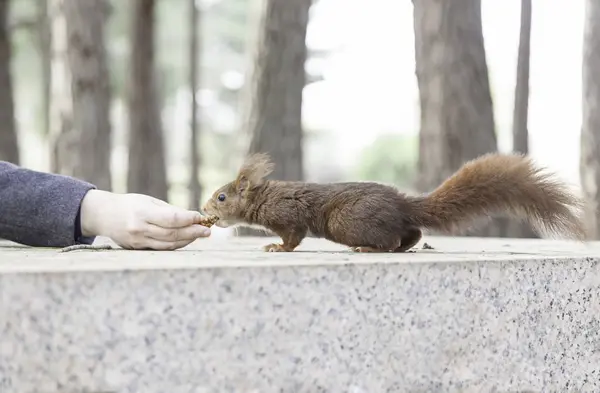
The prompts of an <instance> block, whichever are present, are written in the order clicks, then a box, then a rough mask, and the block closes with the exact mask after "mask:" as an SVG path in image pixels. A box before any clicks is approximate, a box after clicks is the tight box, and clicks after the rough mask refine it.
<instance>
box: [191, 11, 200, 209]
mask: <svg viewBox="0 0 600 393" xmlns="http://www.w3.org/2000/svg"><path fill="white" fill-rule="evenodd" d="M189 3H190V26H189V28H190V92H191V94H192V104H191V105H192V106H191V108H190V109H191V119H190V133H191V138H190V139H191V143H190V184H189V192H190V194H189V195H190V196H189V208H190V209H192V210H200V198H201V197H202V189H201V186H200V179H199V174H198V170H199V169H200V153H199V151H198V149H199V148H200V146H199V145H198V140H199V133H200V130H199V126H198V118H197V117H198V101H197V99H196V91H197V90H198V87H199V86H198V56H199V55H200V53H199V52H200V51H199V48H198V46H199V39H198V34H199V33H198V28H199V25H200V11H199V10H198V7H196V0H189Z"/></svg>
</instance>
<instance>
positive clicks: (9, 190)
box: [0, 161, 96, 247]
mask: <svg viewBox="0 0 600 393" xmlns="http://www.w3.org/2000/svg"><path fill="white" fill-rule="evenodd" d="M95 188H96V187H95V186H94V185H92V184H89V183H86V182H83V181H80V180H77V179H75V178H72V177H68V176H61V175H55V174H50V173H44V172H37V171H33V170H29V169H25V168H21V167H18V166H16V165H13V164H10V163H8V162H4V161H0V238H2V239H6V240H11V241H14V242H16V243H20V244H24V245H28V246H34V247H65V246H69V245H73V244H77V243H83V244H91V243H92V242H93V241H94V238H83V237H81V233H80V230H79V210H80V206H81V200H82V199H83V197H84V196H85V194H86V193H87V192H88V191H89V190H91V189H95Z"/></svg>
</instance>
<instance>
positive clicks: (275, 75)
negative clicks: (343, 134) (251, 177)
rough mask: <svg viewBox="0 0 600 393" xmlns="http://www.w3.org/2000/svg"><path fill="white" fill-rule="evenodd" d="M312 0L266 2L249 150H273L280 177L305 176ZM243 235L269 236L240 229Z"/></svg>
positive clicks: (251, 108) (249, 124)
mask: <svg viewBox="0 0 600 393" xmlns="http://www.w3.org/2000/svg"><path fill="white" fill-rule="evenodd" d="M311 4H312V0H266V1H265V6H264V9H263V14H262V18H261V28H260V31H259V35H258V37H257V42H256V44H257V48H256V49H255V54H254V72H253V76H252V80H251V86H250V91H249V94H248V95H247V97H248V98H249V99H250V103H249V104H248V105H249V106H248V115H247V127H248V130H249V131H250V134H251V141H250V147H249V153H256V152H264V153H269V154H270V156H271V159H272V160H273V162H274V164H275V170H274V171H273V173H272V174H271V175H270V176H269V177H270V178H272V179H278V180H302V179H303V178H304V170H303V157H302V141H303V135H302V134H303V128H302V91H303V89H304V86H305V84H306V72H305V62H306V56H307V48H306V29H307V26H308V12H309V9H310V6H311ZM237 234H238V235H240V236H244V235H255V236H260V235H265V234H266V233H265V232H261V231H256V230H253V229H251V228H240V229H239V230H238V232H237Z"/></svg>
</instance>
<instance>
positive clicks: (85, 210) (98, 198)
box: [79, 190, 112, 237]
mask: <svg viewBox="0 0 600 393" xmlns="http://www.w3.org/2000/svg"><path fill="white" fill-rule="evenodd" d="M111 196H112V193H110V192H107V191H101V190H90V191H88V192H87V193H86V194H85V196H84V197H83V200H82V201H81V213H80V221H79V222H80V225H81V235H82V236H83V237H93V236H108V234H107V233H106V228H105V225H104V218H105V217H106V206H108V205H109V204H110V198H111Z"/></svg>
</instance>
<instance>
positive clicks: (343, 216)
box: [202, 153, 586, 252]
mask: <svg viewBox="0 0 600 393" xmlns="http://www.w3.org/2000/svg"><path fill="white" fill-rule="evenodd" d="M273 168H274V166H273V164H272V162H271V161H270V158H269V156H268V155H267V154H264V153H258V154H253V155H251V156H249V157H248V158H247V159H246V161H245V163H244V164H243V165H242V167H241V168H240V170H239V172H238V175H237V178H236V179H235V180H234V181H232V182H230V183H227V184H225V185H224V186H222V187H220V188H219V189H218V190H216V191H215V192H214V193H213V195H212V197H211V198H210V199H209V200H208V201H207V202H206V204H205V205H204V206H203V208H202V210H203V213H204V214H209V215H214V216H216V217H218V221H217V222H216V223H215V225H216V226H218V227H222V228H226V227H230V226H233V225H240V224H241V225H244V224H245V225H251V226H256V225H258V226H261V227H264V228H266V229H269V230H271V231H272V232H274V233H276V234H277V235H278V236H280V237H281V239H282V240H283V242H282V243H281V244H269V245H267V246H265V247H264V250H265V251H269V252H290V251H294V249H295V248H296V247H298V246H299V245H300V243H301V242H302V240H303V239H304V237H305V236H306V235H307V233H311V234H312V235H314V236H315V237H318V238H325V239H327V240H329V241H332V242H335V243H338V244H342V245H346V246H348V247H350V248H351V249H352V250H353V251H356V252H404V251H407V250H409V249H410V248H412V247H413V246H415V245H416V244H417V243H418V242H419V240H420V239H421V236H422V232H421V230H422V229H433V230H438V231H441V232H443V233H453V234H454V233H456V231H462V230H464V229H466V228H467V227H468V226H469V225H470V224H472V221H473V220H474V219H476V218H480V217H486V216H487V217H489V216H490V215H492V214H497V213H504V214H507V215H509V216H512V217H515V218H518V219H526V220H527V221H528V222H529V223H530V224H531V225H532V228H534V229H535V230H536V232H537V233H538V234H542V233H548V234H550V235H559V236H561V237H567V238H573V239H578V240H584V239H585V238H586V233H585V229H584V224H583V223H582V221H581V218H580V213H578V212H577V211H578V210H580V209H581V208H582V207H583V202H582V201H581V200H580V199H579V198H578V197H576V196H575V195H573V194H571V193H570V192H569V191H568V188H567V186H566V184H563V183H561V182H560V181H559V180H558V179H556V178H554V177H553V175H552V174H544V173H542V168H539V167H536V166H535V165H534V163H533V162H532V160H531V159H530V158H528V157H527V156H524V155H520V154H486V155H483V156H481V157H479V158H476V159H474V160H472V161H470V162H467V163H465V164H464V165H463V166H462V167H461V168H460V169H459V170H458V171H456V173H455V174H453V175H452V176H450V177H449V178H448V179H447V180H445V181H444V182H443V183H442V184H441V185H440V186H439V187H438V188H436V189H435V190H433V191H432V192H431V193H428V194H425V195H418V196H409V195H406V194H403V193H401V192H399V191H398V190H397V189H396V188H394V187H392V186H388V185H383V184H379V183H375V182H340V183H330V184H320V183H307V182H300V181H298V182H291V181H278V180H268V179H266V177H267V176H268V175H269V174H270V173H271V172H272V171H273Z"/></svg>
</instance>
